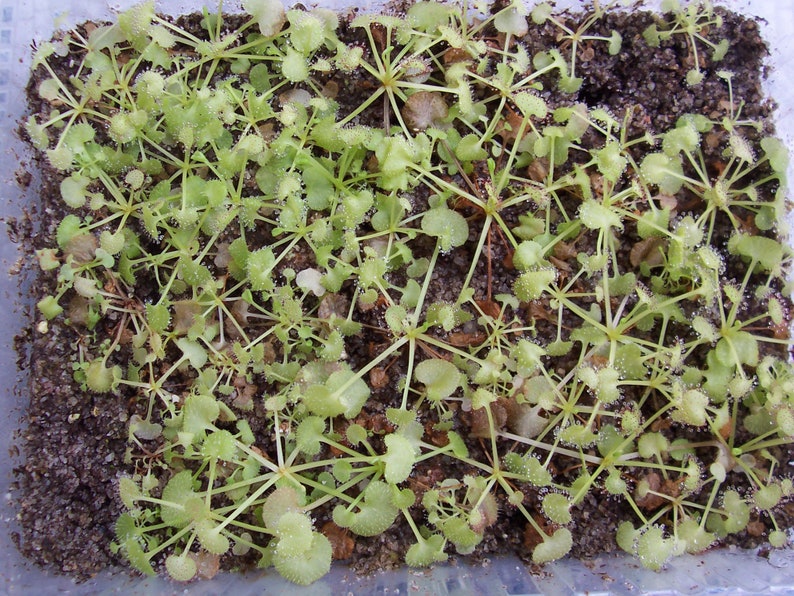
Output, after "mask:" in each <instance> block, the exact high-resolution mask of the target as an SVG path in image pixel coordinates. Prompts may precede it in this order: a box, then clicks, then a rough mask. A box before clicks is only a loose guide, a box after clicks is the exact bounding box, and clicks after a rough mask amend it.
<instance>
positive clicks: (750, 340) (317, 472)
mask: <svg viewBox="0 0 794 596" xmlns="http://www.w3.org/2000/svg"><path fill="white" fill-rule="evenodd" d="M243 6H244V9H245V10H246V11H247V14H244V15H226V14H224V13H223V7H222V6H219V7H218V10H217V12H210V11H205V12H204V14H203V16H202V18H201V20H200V24H199V25H195V24H194V25H193V26H189V25H188V21H174V20H171V19H167V18H163V17H161V16H158V14H157V13H156V11H155V6H154V4H153V3H152V2H149V3H144V4H141V5H139V6H137V7H135V8H133V9H131V10H129V11H127V12H125V13H123V14H120V15H119V17H118V20H117V22H115V23H113V24H86V25H84V26H82V27H79V28H76V29H74V30H71V31H69V32H67V33H64V34H63V35H62V36H61V37H60V38H57V39H56V40H54V41H52V42H49V43H46V44H42V45H40V47H39V48H38V49H37V51H36V53H35V56H34V68H35V69H36V72H37V73H38V74H39V78H40V81H41V82H40V83H39V84H38V88H37V92H38V95H39V96H40V98H41V103H40V109H39V111H38V112H36V113H34V114H33V115H31V116H30V117H29V119H28V120H27V123H26V126H25V128H26V131H27V134H28V135H29V137H30V141H31V143H32V144H33V145H34V146H35V147H36V148H37V149H38V150H39V151H40V152H41V155H42V158H43V160H44V161H45V162H46V163H47V164H48V166H49V167H51V168H52V169H53V170H54V171H55V172H56V173H57V175H58V176H59V177H60V178H59V179H60V195H61V196H60V198H61V199H62V212H61V214H60V215H59V217H60V220H59V224H58V225H57V232H56V234H55V235H54V237H53V239H52V243H51V246H50V247H49V248H46V249H43V250H40V251H38V253H37V256H38V261H39V263H40V266H41V269H42V270H43V272H44V273H43V275H44V278H45V279H46V280H48V281H49V283H50V287H51V291H49V292H48V293H47V295H44V296H42V297H41V299H40V300H39V302H38V311H39V316H40V322H39V325H38V328H39V330H40V331H42V332H45V333H46V332H47V328H48V326H50V327H51V326H52V325H69V326H71V327H73V328H74V329H75V330H76V332H77V333H78V334H79V336H80V341H79V342H78V344H76V347H75V351H74V353H73V358H72V362H71V363H68V365H69V366H71V367H72V369H73V376H74V379H75V382H76V383H77V384H78V386H79V387H80V389H81V391H82V392H83V394H84V395H86V396H87V397H90V398H91V399H93V400H94V401H95V403H96V404H97V406H98V407H101V404H102V401H103V400H125V401H127V402H129V403H130V408H131V412H130V417H129V422H128V435H129V449H128V453H127V464H128V469H127V470H126V471H125V472H124V473H123V474H122V475H121V477H120V478H119V481H118V490H119V493H120V498H121V500H122V501H123V503H124V505H125V508H126V512H125V513H124V514H123V515H121V517H120V518H119V519H118V523H117V526H116V534H117V536H116V541H115V543H114V545H113V548H114V549H116V550H117V551H118V552H120V553H122V554H123V555H124V556H125V557H126V558H127V560H128V561H129V563H130V564H131V565H132V566H133V567H134V568H135V569H137V570H139V571H141V572H143V573H147V574H154V573H155V572H157V571H161V570H162V571H164V572H166V573H167V574H168V575H170V576H171V577H172V578H174V579H176V580H183V581H187V580H190V579H192V578H194V577H195V576H196V575H197V573H198V570H199V569H201V568H204V569H206V568H213V564H214V569H217V567H218V562H219V561H223V562H224V565H225V566H226V567H236V566H240V565H242V563H243V562H245V563H246V564H247V565H251V564H254V565H257V566H261V567H271V566H272V567H275V570H276V571H277V572H278V573H280V574H281V575H282V576H284V577H285V578H287V579H289V580H291V581H294V582H297V583H301V584H306V583H311V582H313V581H315V580H316V579H318V578H320V577H322V576H323V575H324V574H326V573H327V572H328V570H329V568H330V566H331V562H332V558H334V557H337V558H341V557H342V556H343V555H340V554H339V553H338V552H337V549H336V546H335V544H333V543H332V540H331V539H332V538H334V537H336V536H338V535H339V534H340V532H341V533H343V534H344V535H349V536H352V537H353V538H354V539H356V538H359V537H360V539H366V537H373V536H378V535H380V534H381V533H383V532H386V531H391V529H393V528H395V527H399V528H403V530H404V532H405V533H406V534H407V535H409V536H412V538H411V540H410V541H409V543H410V546H409V547H408V548H407V549H406V551H405V552H403V553H400V555H401V556H402V557H403V558H404V560H405V563H406V564H408V565H410V566H416V567H423V566H428V565H431V564H433V563H437V562H443V561H445V560H447V558H448V557H449V556H450V555H453V554H455V553H457V554H460V555H465V554H468V553H472V552H474V551H475V550H476V549H477V548H478V545H480V543H481V542H482V541H483V539H484V537H485V536H487V535H488V533H489V532H491V531H492V530H493V528H495V527H497V526H498V524H499V523H500V521H504V520H510V521H511V524H513V525H514V526H520V527H522V528H525V530H524V535H525V548H526V549H527V552H526V553H525V554H526V556H528V557H531V559H532V561H534V562H536V563H544V562H547V561H552V560H554V559H558V558H560V557H563V556H565V555H566V554H567V553H568V552H569V551H570V549H571V548H572V545H573V541H574V537H573V534H572V532H571V523H572V512H573V511H575V510H577V509H580V508H582V507H588V506H589V505H588V503H590V502H591V497H595V498H597V499H599V500H608V501H609V502H611V503H618V504H620V506H621V507H622V509H621V511H623V512H624V517H623V518H622V522H621V524H620V526H619V527H618V529H617V535H616V541H617V544H618V545H619V546H620V547H621V548H623V549H624V550H626V551H628V552H631V553H635V554H636V555H637V556H638V557H639V560H640V561H642V563H643V564H644V565H645V566H647V567H649V568H652V569H660V568H661V567H662V566H663V565H664V564H665V562H666V561H668V560H669V559H670V557H673V556H675V555H679V554H682V553H684V552H700V551H703V550H704V549H707V548H709V547H710V546H711V545H713V544H715V543H717V542H718V541H720V540H721V539H724V538H725V537H727V536H728V535H729V534H735V533H740V532H742V531H744V530H745V528H746V527H747V524H748V523H749V521H750V519H751V516H753V517H754V518H757V517H758V516H761V517H763V519H765V520H768V523H769V525H770V527H771V528H772V530H771V531H770V532H769V533H768V536H767V538H768V541H769V542H770V544H772V545H773V546H776V547H780V546H783V545H784V544H785V543H786V534H785V533H784V530H785V528H784V527H781V526H779V525H778V522H777V517H776V516H777V512H778V511H779V507H780V505H781V504H782V503H784V502H785V501H786V500H787V499H788V498H789V497H790V496H791V495H792V493H794V488H793V487H792V481H791V479H789V478H787V477H784V475H782V474H781V473H780V472H779V468H780V467H781V461H780V458H781V457H788V456H787V450H789V449H790V446H791V441H792V436H794V369H792V365H791V362H790V359H789V348H790V345H791V340H790V336H789V299H788V287H787V286H786V277H787V275H788V271H789V264H790V261H791V251H790V249H789V248H788V246H787V244H786V243H785V242H784V241H782V240H781V229H780V222H781V221H782V219H783V215H784V198H785V190H784V185H783V176H784V172H785V170H786V167H787V159H788V158H787V154H786V151H785V149H784V147H783V145H782V144H781V142H780V141H778V140H776V139H775V138H771V137H765V136H763V135H762V134H760V133H759V131H760V130H761V126H760V123H758V122H754V121H751V120H747V119H745V118H744V117H743V116H742V114H741V104H742V101H741V98H740V97H733V94H732V88H731V83H732V81H731V76H732V74H731V73H730V72H727V71H724V72H721V73H720V76H721V77H722V79H723V81H724V85H725V89H726V90H728V91H730V93H731V95H730V97H731V104H730V105H729V106H727V107H726V109H725V111H724V113H723V114H720V115H719V116H718V117H715V116H714V115H713V114H686V115H682V116H681V117H680V118H679V119H678V121H677V123H676V124H675V126H674V127H672V128H671V129H670V130H666V131H645V132H644V134H630V133H629V127H628V126H627V123H628V122H629V121H630V119H631V117H632V114H631V113H630V112H627V113H625V114H613V113H610V112H609V111H607V110H605V109H603V108H600V107H598V106H588V105H586V104H584V103H581V102H578V101H577V100H576V96H575V92H576V91H577V90H578V89H579V87H580V86H581V79H580V78H579V75H578V74H577V73H579V70H578V69H579V60H580V57H579V56H580V51H581V48H582V47H584V45H585V44H586V46H587V47H588V48H591V49H593V48H594V49H595V50H596V51H601V52H608V53H609V54H611V55H615V54H618V53H619V52H620V51H621V45H622V39H621V37H620V34H619V33H618V32H612V33H608V34H606V35H601V34H598V35H596V34H594V33H593V32H592V31H593V30H595V29H597V27H596V26H597V25H598V24H599V22H600V20H601V19H602V17H603V15H604V14H605V10H606V9H605V8H604V7H603V6H599V5H598V3H596V4H595V5H594V6H593V7H592V8H593V10H592V13H591V15H592V16H591V17H589V18H588V20H586V21H584V22H583V23H584V24H583V25H582V26H581V27H580V28H579V29H572V28H570V27H569V26H568V25H567V24H566V23H567V22H566V21H565V19H562V18H560V17H558V16H556V15H555V14H554V13H553V11H552V9H551V7H550V6H549V5H547V4H545V3H543V4H539V5H537V6H535V7H534V8H532V9H531V10H530V9H527V8H526V7H525V6H524V4H523V3H520V2H514V3H508V4H503V5H499V6H495V7H490V6H488V5H485V4H483V3H482V2H474V3H472V4H464V5H458V4H452V3H451V4H440V3H435V2H417V3H415V4H412V5H411V6H410V7H409V8H408V9H407V10H406V11H405V12H404V13H401V14H399V15H395V14H390V15H383V14H361V15H359V16H356V17H355V18H352V20H350V21H349V22H348V21H344V22H340V17H339V16H338V15H337V14H335V13H333V12H331V11H328V10H325V9H319V8H318V9H314V10H310V11H307V10H302V9H291V10H287V9H284V8H283V7H282V6H281V4H280V3H279V2H278V0H244V2H243ZM665 8H666V10H667V13H666V14H664V15H661V16H660V17H659V18H658V22H657V24H656V25H654V27H653V29H650V28H649V30H648V31H646V35H645V38H646V40H647V43H648V44H649V45H648V51H649V52H653V51H655V50H654V44H656V45H658V44H659V43H663V42H664V40H665V39H668V38H669V37H670V36H673V35H687V36H689V39H690V40H691V41H690V43H691V49H692V52H693V56H697V58H695V60H694V61H693V62H692V64H693V65H694V66H693V68H692V73H694V74H690V75H688V76H687V82H688V84H690V85H692V86H693V87H694V86H697V85H699V84H700V81H701V80H702V75H703V70H704V69H705V66H704V64H705V63H706V58H703V56H704V55H705V56H708V58H707V60H708V63H709V65H711V66H713V65H714V64H715V63H716V61H718V59H719V58H721V57H723V56H724V55H725V54H726V52H730V47H729V46H728V42H726V41H724V40H721V39H711V38H710V37H709V32H710V29H709V27H712V26H714V24H715V23H716V20H718V19H719V15H717V14H715V13H714V10H713V9H712V7H711V6H710V5H709V4H708V3H705V4H698V5H692V6H689V7H680V6H678V5H677V3H670V2H668V3H666V4H665ZM195 23H198V20H196V21H195ZM541 26H553V27H555V28H556V29H557V30H558V31H559V36H558V39H559V46H558V47H549V48H546V49H545V50H543V51H538V52H535V53H531V52H530V51H529V50H528V47H530V46H529V45H528V43H527V40H529V39H530V38H531V36H532V35H533V30H534V29H536V28H537V27H541ZM638 43H639V42H638ZM695 52H696V53H695ZM550 90H553V91H555V93H549V91H550ZM714 147H717V148H718V152H719V155H720V156H721V158H720V160H719V163H718V164H715V160H713V159H711V158H708V159H707V157H706V151H707V150H712V151H713V148H714ZM579 531H580V532H582V531H586V529H584V528H581V527H580V528H579Z"/></svg>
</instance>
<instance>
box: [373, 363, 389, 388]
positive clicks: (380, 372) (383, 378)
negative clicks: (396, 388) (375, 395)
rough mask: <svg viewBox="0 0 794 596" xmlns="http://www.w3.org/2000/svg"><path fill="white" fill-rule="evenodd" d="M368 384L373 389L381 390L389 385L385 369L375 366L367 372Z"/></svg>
mask: <svg viewBox="0 0 794 596" xmlns="http://www.w3.org/2000/svg"><path fill="white" fill-rule="evenodd" d="M369 384H370V385H371V386H372V388H373V389H383V388H384V387H385V386H386V385H388V384H389V373H387V372H386V369H384V368H382V367H380V366H376V367H375V368H373V369H372V370H371V371H369Z"/></svg>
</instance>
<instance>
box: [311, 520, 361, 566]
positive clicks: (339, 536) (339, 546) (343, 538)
mask: <svg viewBox="0 0 794 596" xmlns="http://www.w3.org/2000/svg"><path fill="white" fill-rule="evenodd" d="M320 532H321V533H322V534H323V535H324V536H325V537H326V538H328V542H330V543H331V556H332V557H333V558H334V560H335V561H344V560H345V559H349V558H350V557H351V556H352V555H353V549H354V548H355V546H356V541H355V539H354V538H353V537H352V536H351V535H350V532H348V531H347V530H346V529H344V528H340V527H339V526H337V525H336V524H335V523H334V522H332V521H329V522H326V524H325V525H323V527H322V529H321V530H320Z"/></svg>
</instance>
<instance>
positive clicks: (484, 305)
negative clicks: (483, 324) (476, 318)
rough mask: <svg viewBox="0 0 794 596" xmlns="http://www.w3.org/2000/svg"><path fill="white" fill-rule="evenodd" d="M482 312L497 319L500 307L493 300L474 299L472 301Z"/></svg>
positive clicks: (500, 314)
mask: <svg viewBox="0 0 794 596" xmlns="http://www.w3.org/2000/svg"><path fill="white" fill-rule="evenodd" d="M474 302H475V303H476V304H477V306H478V307H479V309H480V310H481V311H482V312H483V314H485V315H488V316H489V317H491V318H492V319H499V318H501V316H502V309H501V308H500V307H499V304H498V303H497V302H494V301H493V300H475V301H474Z"/></svg>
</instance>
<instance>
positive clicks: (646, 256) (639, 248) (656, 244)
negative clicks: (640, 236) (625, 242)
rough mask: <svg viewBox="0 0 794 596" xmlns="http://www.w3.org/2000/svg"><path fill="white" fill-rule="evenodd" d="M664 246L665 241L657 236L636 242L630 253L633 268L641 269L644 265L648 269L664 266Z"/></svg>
mask: <svg viewBox="0 0 794 596" xmlns="http://www.w3.org/2000/svg"><path fill="white" fill-rule="evenodd" d="M664 245H665V241H664V239H663V238H657V237H655V236H651V237H650V238H645V239H644V240H640V241H639V242H636V243H635V244H634V246H632V247H631V252H630V253H629V261H631V265H632V267H639V266H640V265H641V264H642V263H645V264H646V265H648V267H659V266H661V265H664V252H663V251H662V249H663V248H664Z"/></svg>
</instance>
